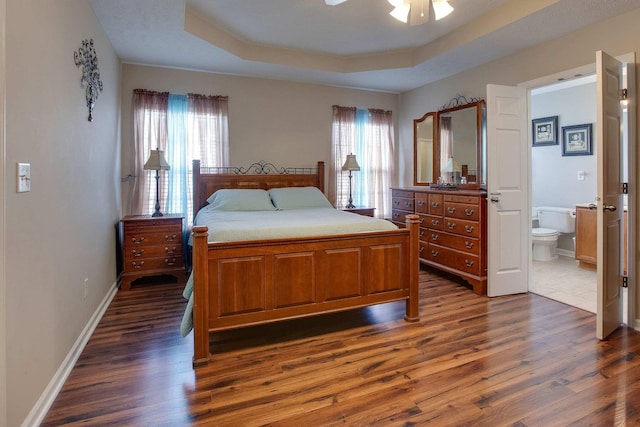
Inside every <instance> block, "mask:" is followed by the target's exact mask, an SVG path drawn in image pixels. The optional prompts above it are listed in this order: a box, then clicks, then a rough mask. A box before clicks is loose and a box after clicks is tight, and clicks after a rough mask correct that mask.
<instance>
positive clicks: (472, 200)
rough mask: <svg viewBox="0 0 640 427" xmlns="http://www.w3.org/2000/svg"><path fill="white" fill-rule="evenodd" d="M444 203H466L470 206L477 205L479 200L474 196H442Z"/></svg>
mask: <svg viewBox="0 0 640 427" xmlns="http://www.w3.org/2000/svg"><path fill="white" fill-rule="evenodd" d="M444 201H445V203H446V202H454V203H467V204H472V205H477V204H479V201H480V198H479V197H476V196H459V195H455V194H447V195H445V196H444Z"/></svg>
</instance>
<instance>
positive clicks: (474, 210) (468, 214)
mask: <svg viewBox="0 0 640 427" xmlns="http://www.w3.org/2000/svg"><path fill="white" fill-rule="evenodd" d="M478 210H479V209H478V205H472V204H468V203H453V202H446V203H445V205H444V215H445V216H446V217H448V218H460V219H466V220H469V221H477V220H478V218H479V217H480V215H479V212H478Z"/></svg>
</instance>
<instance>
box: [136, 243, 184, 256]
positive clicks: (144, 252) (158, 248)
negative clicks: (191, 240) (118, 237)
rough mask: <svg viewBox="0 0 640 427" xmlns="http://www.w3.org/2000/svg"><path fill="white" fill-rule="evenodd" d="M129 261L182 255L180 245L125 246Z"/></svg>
mask: <svg viewBox="0 0 640 427" xmlns="http://www.w3.org/2000/svg"><path fill="white" fill-rule="evenodd" d="M125 248H126V249H125V250H126V253H125V254H124V256H125V258H127V259H135V258H154V257H162V256H169V255H179V254H181V253H182V248H181V246H180V244H169V245H129V246H128V247H126V246H125Z"/></svg>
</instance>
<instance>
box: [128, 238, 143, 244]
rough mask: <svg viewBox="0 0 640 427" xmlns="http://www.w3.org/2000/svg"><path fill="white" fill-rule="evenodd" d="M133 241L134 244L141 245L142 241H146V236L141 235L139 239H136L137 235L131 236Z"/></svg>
mask: <svg viewBox="0 0 640 427" xmlns="http://www.w3.org/2000/svg"><path fill="white" fill-rule="evenodd" d="M131 241H132V242H133V244H134V245H139V244H140V243H142V242H144V237H141V238H139V239H136V238H135V237H133V238H131Z"/></svg>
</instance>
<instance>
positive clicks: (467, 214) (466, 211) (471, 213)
mask: <svg viewBox="0 0 640 427" xmlns="http://www.w3.org/2000/svg"><path fill="white" fill-rule="evenodd" d="M474 213H475V209H465V210H464V214H465V215H466V216H471V215H473V214H474Z"/></svg>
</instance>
